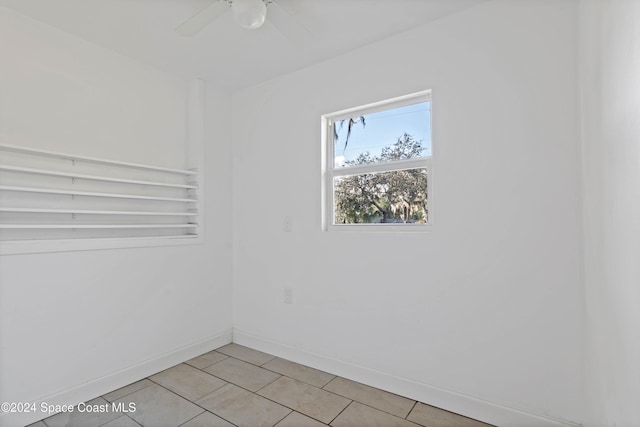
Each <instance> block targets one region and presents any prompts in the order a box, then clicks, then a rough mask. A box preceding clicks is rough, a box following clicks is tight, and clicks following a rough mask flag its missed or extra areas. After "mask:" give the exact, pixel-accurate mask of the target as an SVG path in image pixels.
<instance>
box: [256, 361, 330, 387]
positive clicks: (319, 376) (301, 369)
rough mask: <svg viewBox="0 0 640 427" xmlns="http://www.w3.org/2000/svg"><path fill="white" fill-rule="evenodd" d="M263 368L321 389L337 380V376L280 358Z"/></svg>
mask: <svg viewBox="0 0 640 427" xmlns="http://www.w3.org/2000/svg"><path fill="white" fill-rule="evenodd" d="M262 367H263V368H265V369H269V370H271V371H275V372H277V373H279V374H282V375H286V376H288V377H291V378H294V379H296V380H298V381H302V382H303V383H307V384H311V385H313V386H316V387H320V388H322V387H323V386H325V385H326V384H327V383H328V382H329V381H331V380H332V379H333V378H335V375H331V374H328V373H326V372H322V371H319V370H317V369H313V368H309V367H308V366H304V365H300V364H299V363H295V362H291V361H289V360H285V359H280V358H279V357H276V358H275V359H273V360H270V361H269V362H267V363H265V364H264V365H262Z"/></svg>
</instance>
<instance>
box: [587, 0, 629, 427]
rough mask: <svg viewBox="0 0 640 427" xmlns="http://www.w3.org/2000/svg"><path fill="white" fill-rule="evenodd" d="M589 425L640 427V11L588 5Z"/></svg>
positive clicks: (617, 4)
mask: <svg viewBox="0 0 640 427" xmlns="http://www.w3.org/2000/svg"><path fill="white" fill-rule="evenodd" d="M580 11H581V20H580V23H581V37H582V57H581V67H580V69H581V70H582V76H581V77H582V79H581V81H582V114H583V121H582V132H583V133H582V138H583V162H584V168H583V181H584V212H585V228H584V230H585V296H586V298H585V301H586V305H585V318H586V332H587V334H586V338H587V339H586V343H585V354H586V355H587V357H586V360H585V378H586V380H585V382H586V387H585V390H587V393H586V399H587V400H586V405H585V407H586V408H587V409H588V411H587V413H586V415H585V425H587V426H594V427H595V426H617V427H625V426H628V427H631V426H637V425H640V405H639V402H640V366H639V365H638V361H639V360H640V332H638V331H639V330H640V329H639V328H638V325H640V287H639V286H638V284H639V283H640V262H639V259H640V190H639V189H640V145H639V144H638V141H639V139H640V121H639V120H638V117H640V3H639V2H637V1H634V0H629V1H627V0H613V1H592V0H584V1H583V2H582V4H581V10H580Z"/></svg>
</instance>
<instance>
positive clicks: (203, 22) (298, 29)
mask: <svg viewBox="0 0 640 427" xmlns="http://www.w3.org/2000/svg"><path fill="white" fill-rule="evenodd" d="M292 3H295V0H213V2H212V3H211V4H210V5H209V6H207V7H205V8H204V9H203V10H201V11H200V12H198V13H197V14H195V15H194V16H192V17H191V18H189V19H187V20H186V21H184V22H183V23H182V24H180V25H179V26H178V27H177V28H176V29H175V31H176V33H178V34H179V35H181V36H184V37H193V36H195V35H196V34H198V33H199V32H200V31H202V30H203V29H204V28H205V27H207V26H208V25H210V24H212V23H213V22H214V21H215V20H216V19H217V18H218V17H220V16H221V15H223V14H224V13H226V12H228V11H229V10H231V12H232V13H233V17H234V19H235V20H236V22H237V23H238V25H240V26H241V27H243V28H247V29H250V30H255V29H258V28H260V27H261V26H262V25H263V24H264V23H265V20H266V18H267V9H268V11H269V22H270V23H271V24H273V25H274V26H275V27H276V29H278V30H279V31H280V32H281V33H282V34H283V35H284V36H285V37H287V38H289V39H291V40H294V41H300V40H301V38H303V39H304V38H308V37H309V36H310V35H311V32H310V31H309V29H308V28H306V27H305V26H304V25H302V24H301V23H300V22H299V20H297V19H295V17H294V13H293V12H292V10H293V9H292V5H291V4H292Z"/></svg>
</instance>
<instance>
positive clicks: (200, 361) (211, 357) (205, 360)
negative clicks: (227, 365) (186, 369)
mask: <svg viewBox="0 0 640 427" xmlns="http://www.w3.org/2000/svg"><path fill="white" fill-rule="evenodd" d="M227 357H229V356H227V355H226V354H222V353H218V352H217V351H210V352H209V353H205V354H202V355H200V356H198V357H194V358H193V359H191V360H187V361H186V362H184V363H186V364H188V365H191V366H193V367H194V368H198V369H204V368H206V367H207V366H211V365H213V364H214V363H218V362H219V361H221V360H224V359H226V358H227Z"/></svg>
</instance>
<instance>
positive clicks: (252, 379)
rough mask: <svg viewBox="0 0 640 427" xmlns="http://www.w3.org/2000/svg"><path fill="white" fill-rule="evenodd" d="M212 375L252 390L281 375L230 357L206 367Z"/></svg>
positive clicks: (258, 388)
mask: <svg viewBox="0 0 640 427" xmlns="http://www.w3.org/2000/svg"><path fill="white" fill-rule="evenodd" d="M205 371H206V372H209V373H210V374H212V375H215V376H216V377H218V378H222V379H223V380H225V381H228V382H230V383H233V384H235V385H239V386H240V387H242V388H246V389H247V390H251V391H258V390H260V389H261V388H262V387H264V386H266V385H267V384H269V383H271V382H273V381H275V380H277V379H278V378H279V377H280V375H279V374H276V373H275V372H271V371H267V370H266V369H262V368H260V367H258V366H255V365H252V364H250V363H247V362H243V361H242V360H238V359H234V358H233V357H229V358H227V359H224V360H223V361H221V362H218V363H215V364H213V365H211V366H209V367H208V368H206V369H205Z"/></svg>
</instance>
